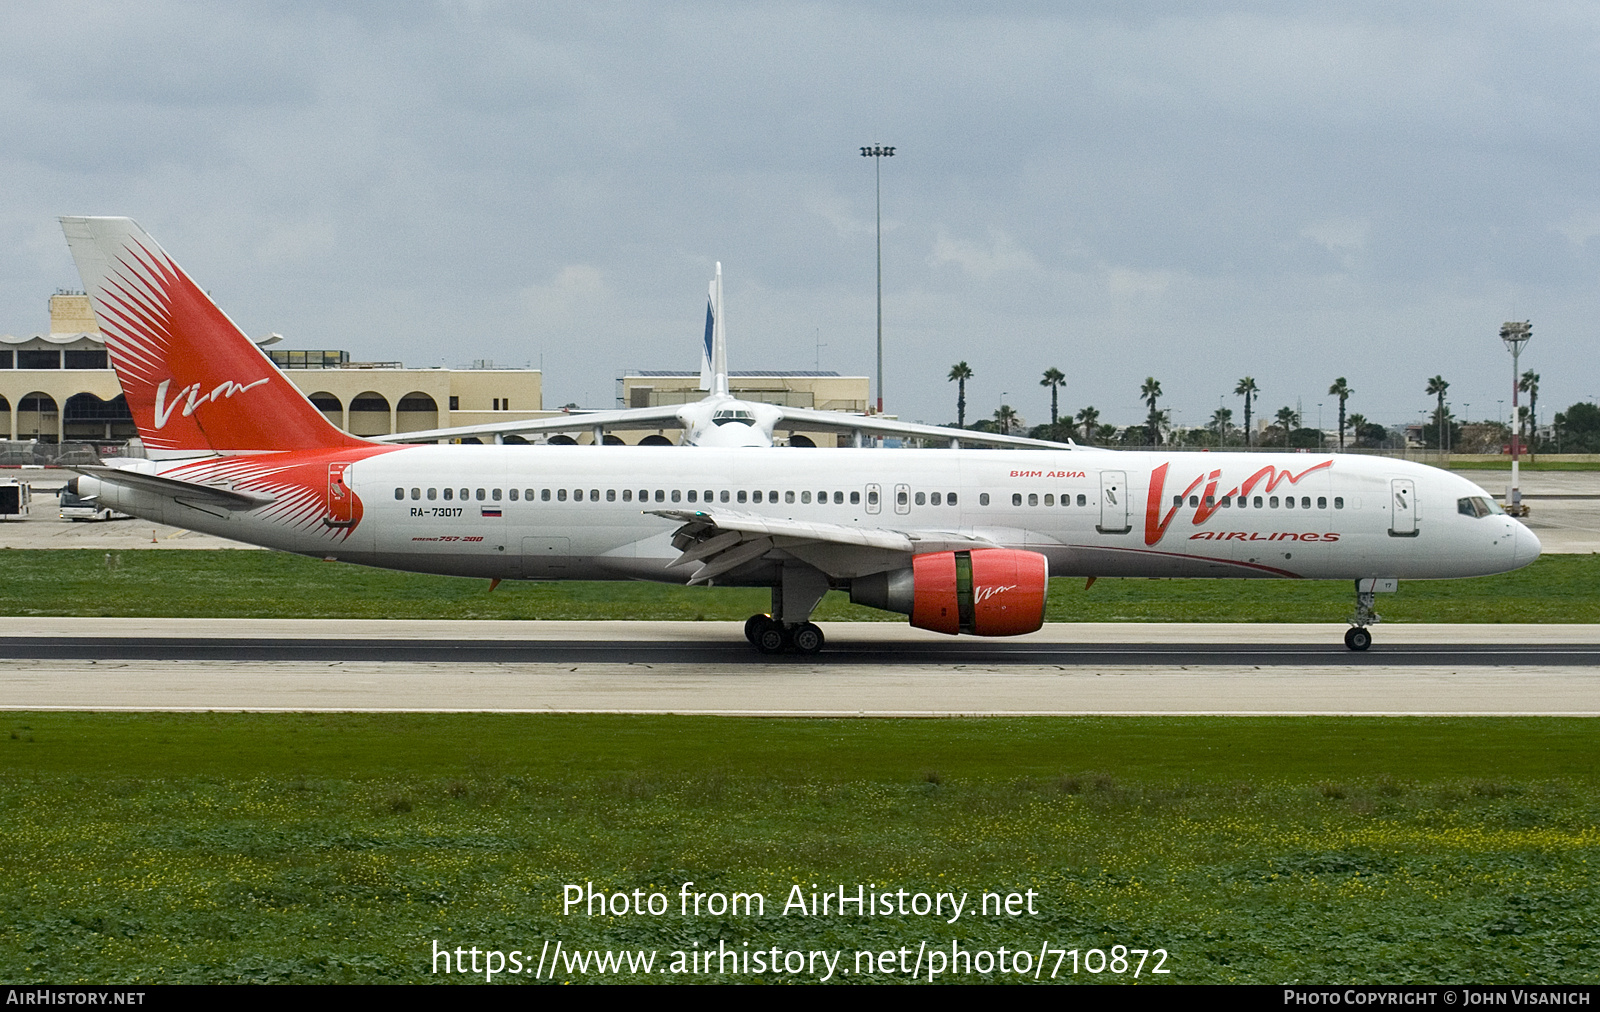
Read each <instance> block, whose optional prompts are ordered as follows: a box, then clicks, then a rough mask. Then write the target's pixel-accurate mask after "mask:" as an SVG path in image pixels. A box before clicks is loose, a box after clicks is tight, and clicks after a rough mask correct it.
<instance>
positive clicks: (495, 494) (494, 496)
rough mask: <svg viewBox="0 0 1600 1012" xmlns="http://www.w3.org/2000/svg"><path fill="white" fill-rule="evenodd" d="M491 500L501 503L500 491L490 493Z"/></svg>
mask: <svg viewBox="0 0 1600 1012" xmlns="http://www.w3.org/2000/svg"><path fill="white" fill-rule="evenodd" d="M412 498H416V497H415V496H413V497H412ZM489 498H491V499H493V500H494V501H495V502H499V501H500V490H499V489H495V490H494V491H492V492H490V493H489Z"/></svg>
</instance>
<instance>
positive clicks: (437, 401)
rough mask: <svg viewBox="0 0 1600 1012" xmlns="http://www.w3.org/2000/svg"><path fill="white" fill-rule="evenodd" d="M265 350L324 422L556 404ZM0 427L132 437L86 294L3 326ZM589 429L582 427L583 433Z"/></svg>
mask: <svg viewBox="0 0 1600 1012" xmlns="http://www.w3.org/2000/svg"><path fill="white" fill-rule="evenodd" d="M263 344H265V343H264V342H263ZM263 350H264V351H265V352H266V354H267V355H268V356H269V357H270V358H271V359H272V360H273V361H274V362H275V363H277V365H278V367H279V368H280V369H282V370H283V371H284V374H285V375H286V376H288V377H289V379H290V380H291V381H293V382H294V384H295V385H296V386H298V387H299V388H300V390H301V391H302V392H304V393H305V395H306V396H307V397H308V398H309V399H310V401H311V403H312V404H314V405H316V407H317V408H318V409H319V410H320V411H321V412H322V413H323V415H324V416H326V417H327V419H328V421H330V422H332V423H333V424H334V425H335V426H337V427H338V428H340V429H342V430H344V431H346V432H349V433H352V434H354V435H358V436H382V435H389V434H392V433H401V432H417V431H421V430H423V429H436V428H447V427H452V426H462V425H482V424H487V423H491V422H512V421H524V420H527V419H535V418H547V417H550V416H552V415H555V414H558V413H559V412H555V411H546V410H545V409H544V390H543V374H542V373H541V371H540V370H538V369H501V368H495V367H493V366H488V365H485V366H484V367H482V368H472V369H445V368H432V369H408V368H406V367H405V366H404V365H403V364H402V363H400V362H356V361H351V359H350V354H349V352H346V351H330V350H300V349H287V350H286V349H281V348H276V347H265V346H264V348H263ZM729 380H730V383H729V385H730V387H731V389H732V392H733V394H734V396H736V397H743V398H745V399H747V400H752V401H766V402H769V403H773V404H783V405H788V406H792V407H816V408H821V409H824V410H839V411H865V410H866V406H867V378H866V377H865V376H839V375H838V374H837V373H829V372H800V373H778V372H739V373H733V374H731V375H730V377H729ZM699 382H700V374H699V373H698V372H693V373H690V372H654V371H636V372H630V373H627V374H625V375H623V376H622V377H621V378H620V379H619V380H618V383H617V387H618V390H617V399H618V402H619V403H618V406H619V407H652V406H655V405H659V404H683V403H687V402H690V401H696V400H699V399H700V398H701V397H703V396H705V395H704V392H702V391H701V390H700V389H699ZM592 407H597V405H595V406H592ZM0 430H4V431H0V439H8V440H12V441H32V442H35V443H38V444H61V443H68V442H82V443H91V444H102V445H105V444H117V443H124V442H126V441H127V440H129V439H133V438H135V437H137V435H138V432H137V431H136V430H135V428H134V424H133V417H132V416H131V415H130V414H129V412H128V406H127V403H126V402H125V401H124V400H123V397H122V388H121V386H120V384H118V382H117V375H116V372H115V371H114V370H113V369H112V368H111V363H110V359H109V356H108V354H107V352H106V346H105V338H104V336H103V335H102V334H101V333H100V328H99V324H98V323H97V322H96V320H95V317H94V311H93V309H92V308H91V307H90V304H89V297H88V296H87V295H85V294H83V293H81V292H70V291H61V292H57V293H56V294H55V295H53V296H51V297H50V329H49V331H48V332H47V333H43V334H31V335H26V336H20V337H19V336H14V335H11V334H0ZM646 435H648V433H647V432H636V431H624V432H619V433H618V434H617V437H619V438H622V439H624V440H625V441H626V442H630V443H632V442H637V441H638V440H639V439H640V438H642V437H644V436H646ZM658 435H661V436H664V437H666V438H668V439H669V440H672V441H676V438H677V436H678V433H677V432H676V431H675V430H671V429H663V430H660V432H659V433H658ZM816 435H817V438H818V441H819V443H821V440H824V439H825V440H827V441H828V442H827V443H821V445H830V444H831V442H832V440H833V437H832V435H830V434H821V433H819V434H816ZM592 438H593V437H592V435H590V434H589V433H584V434H582V435H579V436H577V441H578V442H580V443H586V442H589V441H591V439H592ZM510 439H511V440H512V441H518V439H517V437H510Z"/></svg>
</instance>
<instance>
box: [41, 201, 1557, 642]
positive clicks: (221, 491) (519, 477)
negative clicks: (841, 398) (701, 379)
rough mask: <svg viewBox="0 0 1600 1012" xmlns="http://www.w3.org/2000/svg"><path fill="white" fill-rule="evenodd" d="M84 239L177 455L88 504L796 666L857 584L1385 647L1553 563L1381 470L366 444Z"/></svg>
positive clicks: (876, 591)
mask: <svg viewBox="0 0 1600 1012" xmlns="http://www.w3.org/2000/svg"><path fill="white" fill-rule="evenodd" d="M62 224H63V227H64V229H65V231H66V236H67V242H68V244H69V245H70V246H71V248H72V254H73V257H74V258H75V259H76V261H77V264H78V270H79V272H80V273H81V274H82V276H83V283H84V287H85V289H86V290H87V291H88V293H89V295H90V297H91V298H92V299H93V302H94V308H95V313H96V314H97V316H98V317H99V320H100V326H101V329H102V331H103V332H104V334H105V338H106V346H107V348H108V349H109V351H110V354H111V361H112V363H113V365H114V366H115V367H116V370H117V375H118V378H119V379H120V380H121V383H122V389H123V392H124V394H125V395H126V397H127V402H128V408H129V410H130V411H131V412H132V414H133V418H134V421H135V422H136V423H137V425H138V428H139V434H140V436H141V437H142V438H143V441H144V444H145V448H146V451H147V453H148V454H149V458H150V459H149V460H145V461H138V462H135V463H134V464H132V465H124V466H123V467H119V468H109V467H82V468H77V470H78V471H80V473H81V474H82V477H80V478H79V479H77V492H78V493H79V494H82V495H87V496H93V497H95V498H97V499H99V501H100V502H102V503H104V504H105V505H107V506H110V507H112V508H115V509H119V510H122V511H124V512H127V513H132V514H134V515H136V516H141V517H145V518H147V519H150V520H153V521H158V522H162V523H169V524H174V525H178V526H181V527H185V528H189V529H192V530H197V531H203V532H205V533H208V534H216V535H219V536H221V537H225V538H231V539H233V540H236V541H242V542H248V543H251V544H257V545H263V546H266V547H269V548H276V549H279V550H282V551H286V552H296V553H299V554H302V555H310V556H317V557H322V558H328V559H334V560H338V561H342V562H356V563H361V564H364V565H371V566H383V567H388V568H392V569H404V570H412V571H416V572H424V573H444V574H449V575H453V576H470V577H486V578H489V579H495V580H512V579H523V580H557V579H579V580H655V581H661V582H668V583H688V584H697V583H711V582H713V581H715V582H716V583H718V584H731V585H740V586H762V587H771V588H772V612H771V615H770V616H767V615H756V616H752V617H751V619H750V621H749V622H748V623H747V625H746V630H747V632H748V633H749V635H750V638H751V640H752V641H753V642H754V643H755V644H756V646H757V647H758V648H759V649H761V650H762V651H763V652H768V653H776V652H781V651H785V650H796V651H800V652H803V653H812V652H815V651H816V650H818V649H820V648H821V646H822V640H823V637H822V632H821V630H820V629H818V628H817V626H815V625H814V624H812V623H811V621H810V617H811V613H812V611H813V610H814V609H815V607H816V606H817V604H818V602H819V601H820V600H821V599H822V596H823V594H825V593H826V592H827V591H828V590H829V589H830V588H837V589H840V590H846V591H848V592H849V594H850V597H851V599H852V600H854V601H857V602H859V603H862V604H866V605H870V606H872V607H876V608H883V609H888V610H892V611H898V612H902V613H905V614H908V615H910V617H911V624H912V625H915V626H917V627H919V628H923V629H929V630H933V631H935V632H942V633H974V634H977V635H980V636H1008V635H1016V634H1021V633H1028V632H1032V631H1034V630H1036V629H1038V628H1039V627H1040V626H1041V624H1042V623H1043V621H1044V610H1045V597H1046V593H1047V589H1048V577H1049V576H1050V575H1051V574H1054V575H1057V576H1073V575H1075V576H1087V577H1096V576H1163V577H1177V576H1189V577H1222V578H1238V577H1257V578H1260V577H1268V578H1272V577H1275V578H1281V579H1342V580H1353V581H1355V586H1356V604H1357V608H1356V613H1355V616H1354V618H1352V620H1351V628H1350V630H1349V632H1348V633H1347V635H1346V637H1345V642H1346V643H1347V644H1348V645H1349V646H1350V647H1351V648H1352V649H1358V650H1360V649H1365V648H1366V647H1367V645H1368V644H1369V643H1370V642H1371V635H1370V633H1369V631H1368V626H1369V625H1370V624H1372V623H1373V622H1375V621H1376V616H1375V615H1374V613H1373V611H1372V604H1373V595H1374V593H1376V592H1378V591H1382V590H1391V589H1393V588H1394V586H1395V582H1396V581H1397V580H1400V579H1440V578H1447V577H1464V576H1482V575H1487V574H1491V573H1502V572H1506V571H1508V570H1511V569H1516V568H1517V567H1519V566H1525V565H1527V564H1528V563H1530V562H1532V561H1533V560H1534V559H1535V558H1537V557H1538V555H1539V541H1538V539H1537V538H1535V537H1534V536H1533V534H1532V533H1530V532H1529V531H1528V530H1527V528H1525V527H1524V526H1523V525H1522V524H1521V523H1519V522H1517V521H1516V520H1514V519H1513V518H1511V517H1508V516H1506V515H1505V514H1504V513H1503V512H1502V511H1501V510H1500V509H1499V507H1497V506H1496V505H1495V503H1494V500H1493V499H1492V498H1490V496H1489V495H1488V493H1486V492H1484V490H1483V489H1481V488H1479V487H1478V486H1476V485H1474V484H1472V483H1471V482H1468V481H1466V480H1464V479H1462V478H1460V477H1458V476H1456V475H1452V474H1450V473H1448V472H1445V471H1440V470H1437V469H1435V468H1430V467H1425V466H1422V465H1419V464H1413V463H1409V462H1406V461H1400V460H1391V459H1387V458H1381V457H1361V456H1345V455H1340V454H1325V453H1316V454H1306V453H1292V454H1290V453H1286V454H1267V453H1207V454H1198V453H1161V452H1153V453H1146V452H1122V451H1114V450H1100V449H1092V448H1085V447H1070V448H1066V449H1060V450H1050V449H1038V450H1003V449H995V450H963V449H938V450H932V449H922V450H914V449H903V450H897V449H881V450H859V449H804V450H786V449H773V448H770V447H708V446H685V447H680V448H676V449H662V448H657V447H630V446H606V445H598V446H537V445H521V446H488V445H439V444H432V445H430V444H397V443H380V442H375V441H371V440H366V439H362V438H359V437H357V436H352V435H349V434H348V433H345V432H341V431H339V430H338V429H337V428H335V427H334V426H333V425H332V424H330V423H329V422H328V421H327V419H326V418H325V417H324V416H323V415H322V413H321V412H320V411H318V410H317V409H316V408H315V407H314V406H313V405H312V404H311V403H310V402H309V401H308V400H307V399H306V398H305V396H304V395H303V394H301V393H300V391H299V390H298V389H296V388H295V387H294V385H293V384H291V383H290V382H289V381H288V380H287V379H286V378H285V377H284V376H283V374H282V373H280V372H279V371H278V369H277V367H276V366H275V365H273V363H272V362H271V361H270V360H269V359H268V358H267V357H266V355H265V354H263V353H262V352H261V350H260V349H259V348H257V347H256V346H255V345H254V344H253V343H252V342H251V341H250V340H249V339H248V338H247V337H245V335H244V334H243V333H242V332H241V331H240V330H239V329H238V328H237V327H236V326H235V325H234V324H233V322H232V321H230V320H229V319H228V317H227V316H226V315H225V314H224V313H223V312H222V311H221V310H220V309H218V308H217V307H216V305H215V304H213V303H212V301H211V300H210V299H209V298H208V297H207V296H206V294H205V293H204V292H203V291H202V290H201V289H200V288H199V287H198V286H196V285H195V283H194V282H193V281H191V280H190V278H189V276H188V275H187V274H185V273H184V272H183V270H182V269H180V268H179V267H178V265H177V264H176V263H175V262H174V261H173V260H172V259H171V258H170V257H169V256H167V254H166V252H165V251H164V250H162V249H161V247H160V246H158V245H157V244H156V242H155V241H154V240H153V239H151V238H150V236H149V235H147V234H146V233H145V232H144V230H143V229H141V228H140V227H139V226H138V225H137V224H135V223H134V222H133V221H132V220H130V219H127V218H63V219H62ZM950 434H951V435H952V436H954V437H957V438H959V436H960V433H959V432H957V431H955V430H950ZM1152 592H1154V593H1159V589H1157V588H1154V587H1153V588H1152Z"/></svg>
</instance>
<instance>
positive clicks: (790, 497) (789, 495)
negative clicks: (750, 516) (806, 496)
mask: <svg viewBox="0 0 1600 1012" xmlns="http://www.w3.org/2000/svg"><path fill="white" fill-rule="evenodd" d="M689 495H691V496H693V495H694V493H693V492H690V493H689ZM783 501H784V502H786V503H792V502H794V493H793V492H785V493H783Z"/></svg>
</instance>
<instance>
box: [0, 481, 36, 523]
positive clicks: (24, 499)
mask: <svg viewBox="0 0 1600 1012" xmlns="http://www.w3.org/2000/svg"><path fill="white" fill-rule="evenodd" d="M32 500H33V487H32V486H30V485H29V484H28V483H27V482H23V481H14V480H11V479H5V480H0V518H5V517H21V516H27V514H28V506H29V504H30V503H31V502H32Z"/></svg>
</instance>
